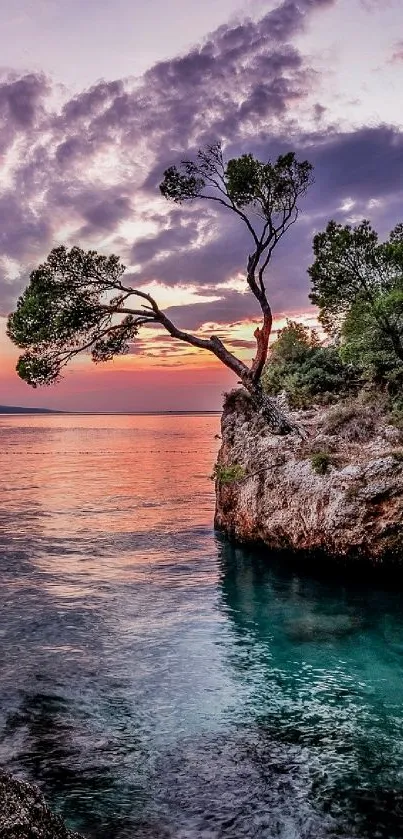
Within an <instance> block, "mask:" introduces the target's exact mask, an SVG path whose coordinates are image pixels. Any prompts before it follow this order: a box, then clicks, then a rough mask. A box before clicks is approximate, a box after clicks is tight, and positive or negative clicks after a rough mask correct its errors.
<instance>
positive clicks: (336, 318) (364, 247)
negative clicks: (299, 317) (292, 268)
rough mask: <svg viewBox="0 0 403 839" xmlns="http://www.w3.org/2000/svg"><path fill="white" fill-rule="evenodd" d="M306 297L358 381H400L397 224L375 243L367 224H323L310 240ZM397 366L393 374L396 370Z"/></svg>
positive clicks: (400, 233) (402, 309) (402, 281)
mask: <svg viewBox="0 0 403 839" xmlns="http://www.w3.org/2000/svg"><path fill="white" fill-rule="evenodd" d="M313 250H314V255H315V262H314V263H313V265H311V267H310V268H309V270H308V273H309V274H310V277H311V280H312V293H311V294H310V298H311V300H312V303H314V304H315V305H316V306H318V308H319V319H320V321H321V322H322V324H323V325H324V327H325V328H326V329H327V331H328V332H329V334H333V335H336V336H337V337H338V338H339V339H340V340H341V353H342V358H343V359H344V360H345V361H354V363H355V364H356V365H357V367H358V368H359V369H360V370H361V372H362V374H363V376H364V378H366V379H373V378H378V379H379V380H384V381H387V382H390V383H391V384H392V381H393V379H394V378H396V375H397V379H398V387H400V386H401V383H402V382H403V225H401V224H399V225H398V226H397V227H395V229H394V230H393V231H392V232H391V234H390V236H389V238H388V240H387V241H386V242H383V243H380V242H379V239H378V234H377V233H376V231H375V230H374V229H373V228H372V227H371V225H370V223H369V221H366V220H364V221H362V222H361V224H359V225H358V226H356V227H351V226H350V225H345V226H343V225H341V224H336V222H334V221H331V222H329V224H328V226H327V228H326V230H325V231H324V232H322V233H318V234H317V235H316V236H315V238H314V242H313ZM397 368H399V370H398V371H397Z"/></svg>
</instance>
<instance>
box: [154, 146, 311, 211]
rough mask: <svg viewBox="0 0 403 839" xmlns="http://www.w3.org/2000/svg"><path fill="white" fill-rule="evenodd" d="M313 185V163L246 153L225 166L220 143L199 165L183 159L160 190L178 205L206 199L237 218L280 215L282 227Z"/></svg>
mask: <svg viewBox="0 0 403 839" xmlns="http://www.w3.org/2000/svg"><path fill="white" fill-rule="evenodd" d="M311 183H312V166H311V164H310V163H309V162H308V161H307V160H304V161H298V160H297V159H296V157H295V154H294V153H293V152H290V153H288V154H285V155H280V156H279V157H278V158H277V160H276V161H275V163H271V162H270V161H268V162H267V163H263V162H262V161H260V160H257V158H255V157H254V156H253V155H252V154H243V155H241V156H240V157H236V158H232V159H231V160H229V161H228V163H227V164H225V163H224V160H223V155H222V149H221V144H220V143H217V144H215V145H212V146H207V147H206V149H200V150H199V151H198V153H197V156H196V160H195V161H193V160H183V161H182V162H181V164H180V165H179V166H170V167H169V168H168V169H167V170H166V171H165V172H164V178H163V181H162V183H161V184H160V191H161V194H162V195H163V196H164V197H165V198H168V199H170V200H171V201H174V202H175V203H176V204H182V203H184V202H186V201H193V200H194V199H195V198H205V199H207V200H215V201H218V202H219V203H221V204H223V205H224V206H226V207H228V208H229V209H232V210H235V211H236V212H239V213H243V212H244V211H247V210H251V211H252V212H254V213H256V212H258V213H259V215H260V216H261V217H262V218H263V219H264V220H269V219H270V220H272V221H273V220H274V219H275V217H276V216H278V217H279V220H280V219H281V224H284V218H282V214H283V213H285V214H286V215H287V214H288V212H291V211H293V209H294V208H295V205H296V201H297V199H298V197H299V196H301V195H304V194H305V192H306V191H307V189H308V187H309V186H310V185H311ZM243 217H244V218H245V216H243ZM288 220H289V219H288ZM274 223H275V222H274Z"/></svg>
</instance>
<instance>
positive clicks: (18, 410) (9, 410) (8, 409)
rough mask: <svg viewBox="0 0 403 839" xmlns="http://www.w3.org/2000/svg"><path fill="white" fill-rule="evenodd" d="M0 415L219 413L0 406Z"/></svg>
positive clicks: (206, 412) (213, 412)
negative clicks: (58, 409) (72, 409)
mask: <svg viewBox="0 0 403 839" xmlns="http://www.w3.org/2000/svg"><path fill="white" fill-rule="evenodd" d="M0 414H76V415H78V416H111V415H112V416H126V415H128V414H131V415H133V416H161V415H169V414H172V415H177V414H179V415H185V416H186V415H193V414H221V411H181V410H180V409H178V410H177V411H57V410H56V409H53V408H26V407H21V406H17V405H0Z"/></svg>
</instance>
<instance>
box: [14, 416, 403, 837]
mask: <svg viewBox="0 0 403 839" xmlns="http://www.w3.org/2000/svg"><path fill="white" fill-rule="evenodd" d="M217 431H218V417H216V416H193V417H173V416H165V417H164V416H161V417H155V416H154V417H59V416H57V417H56V416H55V417H6V418H0V436H1V442H2V446H1V451H0V562H1V572H2V586H1V589H0V638H1V648H0V664H1V676H0V699H1V703H0V762H1V763H2V764H3V765H5V766H6V768H9V769H10V770H11V771H14V772H17V773H20V774H22V775H24V776H25V777H28V778H30V779H32V780H34V781H36V782H39V783H40V784H41V786H42V788H43V790H44V792H45V794H46V795H47V796H48V798H49V799H50V800H51V802H52V803H53V805H54V806H56V807H57V808H58V809H59V811H60V812H61V813H62V814H63V815H64V816H65V818H66V819H67V820H68V821H69V823H70V824H71V825H72V826H75V827H77V828H78V829H80V830H81V831H82V832H83V833H84V834H85V835H87V836H88V837H97V839H114V837H116V839H129V837H130V839H136V837H144V839H146V837H149V839H151V837H153V839H164V837H166V839H168V838H169V839H174V837H175V839H185V837H186V839H193V837H194V838H195V839H196V837H202V839H218V837H222V838H223V839H227V837H241V839H242V837H258V839H272V837H273V838H274V837H281V839H321V837H323V839H326V837H336V836H337V837H344V839H351V837H353V836H356V837H362V839H364V837H367V839H369V837H371V839H372V837H381V839H398V837H399V839H401V836H402V835H403V794H402V790H403V774H402V770H403V754H402V751H403V750H402V743H403V737H402V734H403V732H402V726H403V709H402V666H403V617H402V610H401V604H402V597H401V594H400V592H399V591H386V590H381V589H379V590H376V589H375V588H374V587H370V586H364V585H361V586H360V585H358V584H357V583H355V584H353V583H348V584H347V583H346V584H344V585H343V584H342V583H341V582H340V581H339V582H337V581H335V580H333V581H326V580H315V579H313V578H310V577H308V576H304V575H303V574H301V573H299V572H298V573H297V572H295V571H292V570H285V569H284V568H283V567H282V566H281V564H280V565H279V564H278V563H276V561H275V558H273V557H267V556H265V557H264V556H262V555H260V554H259V553H258V552H251V551H246V550H241V549H235V548H232V547H231V546H229V545H228V544H226V542H225V541H224V540H217V539H216V538H215V537H214V534H213V532H212V528H211V521H212V511H213V504H214V498H213V487H212V484H211V482H210V481H209V479H208V476H209V475H210V473H211V468H212V463H213V462H214V458H215V453H216V449H217V445H218V443H217V441H216V440H215V439H214V435H215V434H216V433H217Z"/></svg>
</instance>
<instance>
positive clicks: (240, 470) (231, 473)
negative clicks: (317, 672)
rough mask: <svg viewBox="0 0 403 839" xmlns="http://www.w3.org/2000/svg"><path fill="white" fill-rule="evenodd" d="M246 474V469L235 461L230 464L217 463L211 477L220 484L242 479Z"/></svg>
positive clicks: (232, 482)
mask: <svg viewBox="0 0 403 839" xmlns="http://www.w3.org/2000/svg"><path fill="white" fill-rule="evenodd" d="M245 476H246V471H245V469H244V467H243V466H241V465H240V464H239V463H233V464H231V465H230V466H223V465H222V464H221V463H216V464H215V466H214V471H213V474H212V476H211V478H212V480H213V481H218V483H219V484H226V485H228V484H234V483H236V482H237V481H241V480H242V478H244V477H245Z"/></svg>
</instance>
